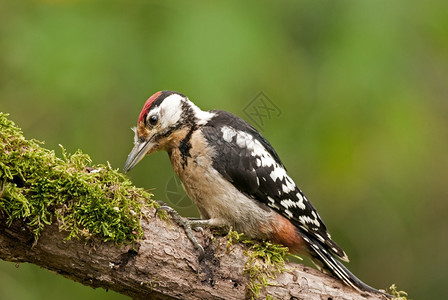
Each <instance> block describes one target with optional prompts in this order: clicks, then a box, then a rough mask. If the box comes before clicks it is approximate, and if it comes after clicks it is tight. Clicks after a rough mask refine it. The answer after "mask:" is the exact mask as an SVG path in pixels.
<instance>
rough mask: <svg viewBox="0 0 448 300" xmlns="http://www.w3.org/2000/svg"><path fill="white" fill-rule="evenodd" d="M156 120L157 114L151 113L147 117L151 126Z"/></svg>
mask: <svg viewBox="0 0 448 300" xmlns="http://www.w3.org/2000/svg"><path fill="white" fill-rule="evenodd" d="M158 121H159V116H157V115H152V116H150V117H149V118H148V122H149V125H151V126H154V125H156V124H157V122H158Z"/></svg>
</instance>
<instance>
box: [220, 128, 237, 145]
mask: <svg viewBox="0 0 448 300" xmlns="http://www.w3.org/2000/svg"><path fill="white" fill-rule="evenodd" d="M221 132H222V138H223V139H224V140H225V141H226V142H228V143H230V142H232V139H233V137H234V136H235V135H236V132H235V130H234V129H233V128H230V127H228V126H223V127H222V128H221Z"/></svg>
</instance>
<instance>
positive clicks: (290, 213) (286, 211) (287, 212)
mask: <svg viewBox="0 0 448 300" xmlns="http://www.w3.org/2000/svg"><path fill="white" fill-rule="evenodd" d="M285 213H286V214H287V215H288V217H290V218H292V217H293V214H292V212H291V211H290V210H289V209H285Z"/></svg>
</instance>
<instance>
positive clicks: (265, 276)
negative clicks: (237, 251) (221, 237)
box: [227, 229, 301, 299]
mask: <svg viewBox="0 0 448 300" xmlns="http://www.w3.org/2000/svg"><path fill="white" fill-rule="evenodd" d="M238 242H242V243H243V244H246V245H247V247H248V249H247V250H246V251H245V253H244V254H245V255H246V256H247V257H248V259H247V261H246V263H245V265H244V273H246V274H248V275H249V283H248V286H247V295H246V296H247V298H250V299H255V298H257V297H258V296H259V294H260V292H261V290H262V289H263V288H265V287H267V286H268V285H272V283H271V282H269V280H270V279H275V277H277V275H278V274H280V273H282V272H283V271H285V270H286V262H287V261H288V257H290V256H292V257H295V258H298V259H301V258H300V257H299V256H296V255H292V254H290V253H289V249H288V247H285V246H282V245H277V244H274V243H271V242H269V241H261V242H259V241H255V240H252V239H249V238H247V237H245V236H244V234H243V233H238V232H236V231H233V230H232V229H230V231H229V233H228V234H227V251H230V248H231V246H232V245H233V244H235V243H238ZM266 299H272V296H271V295H269V294H268V295H267V296H266Z"/></svg>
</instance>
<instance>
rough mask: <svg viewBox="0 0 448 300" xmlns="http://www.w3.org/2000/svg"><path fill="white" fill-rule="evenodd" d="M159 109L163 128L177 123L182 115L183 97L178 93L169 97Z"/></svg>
mask: <svg viewBox="0 0 448 300" xmlns="http://www.w3.org/2000/svg"><path fill="white" fill-rule="evenodd" d="M159 111H160V118H161V120H160V124H161V125H162V128H166V127H169V126H172V125H174V124H176V123H177V122H178V121H179V120H180V118H181V115H182V97H181V96H179V95H177V94H173V95H171V96H169V97H167V98H166V99H165V100H163V102H162V104H161V105H160V109H159Z"/></svg>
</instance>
